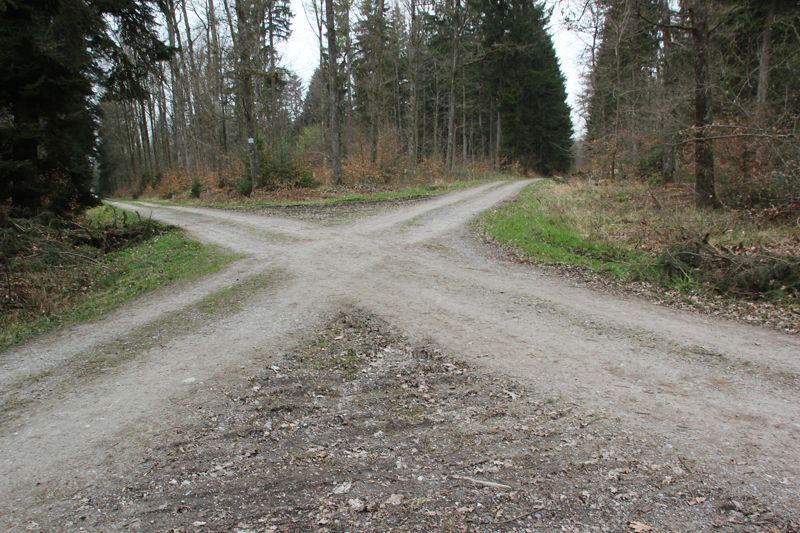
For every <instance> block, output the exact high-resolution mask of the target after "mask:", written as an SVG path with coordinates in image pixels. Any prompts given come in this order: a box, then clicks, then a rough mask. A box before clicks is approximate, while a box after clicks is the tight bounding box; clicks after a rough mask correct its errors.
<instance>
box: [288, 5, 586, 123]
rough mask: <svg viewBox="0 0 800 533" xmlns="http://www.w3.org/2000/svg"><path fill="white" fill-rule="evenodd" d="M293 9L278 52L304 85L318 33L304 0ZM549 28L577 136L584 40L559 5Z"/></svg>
mask: <svg viewBox="0 0 800 533" xmlns="http://www.w3.org/2000/svg"><path fill="white" fill-rule="evenodd" d="M559 3H560V2H559V1H558V0H555V1H553V0H550V1H548V2H546V5H547V6H552V5H553V4H559ZM323 5H324V4H323ZM292 12H293V13H294V15H295V17H294V20H293V21H292V35H291V37H290V38H289V40H288V41H286V42H284V43H281V44H280V45H279V46H278V52H279V53H280V54H281V56H282V58H283V61H282V65H283V66H284V67H286V68H288V69H290V70H292V71H293V72H294V73H296V74H297V75H298V76H300V78H301V79H302V80H303V84H304V86H305V88H308V84H309V82H310V81H311V76H312V75H313V74H314V70H315V69H316V68H317V66H318V64H319V37H318V36H317V31H316V28H315V27H314V26H312V24H313V17H314V15H313V13H309V14H306V12H305V8H304V7H303V0H292ZM550 30H551V34H552V37H553V45H554V46H555V49H556V55H557V56H558V59H559V63H560V65H561V72H562V73H563V74H564V76H565V77H566V79H567V102H568V103H569V105H570V107H571V108H572V124H573V125H574V127H575V133H576V136H579V135H580V134H581V133H582V132H583V129H584V124H583V121H582V119H581V118H580V116H579V114H578V96H579V94H580V92H581V90H582V87H581V84H582V78H583V76H582V72H583V65H581V62H580V56H581V53H582V51H583V49H584V43H583V42H582V41H581V39H580V37H579V36H578V35H575V34H574V33H572V32H569V31H567V30H566V29H565V27H564V24H563V21H562V20H561V10H560V9H555V10H554V12H553V15H552V17H551V21H550Z"/></svg>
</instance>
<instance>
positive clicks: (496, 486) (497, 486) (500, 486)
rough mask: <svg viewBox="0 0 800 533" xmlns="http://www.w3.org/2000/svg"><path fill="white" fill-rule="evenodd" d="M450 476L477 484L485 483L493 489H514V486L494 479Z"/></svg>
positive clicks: (484, 484)
mask: <svg viewBox="0 0 800 533" xmlns="http://www.w3.org/2000/svg"><path fill="white" fill-rule="evenodd" d="M450 477H452V478H453V479H463V480H464V481H470V482H472V483H475V484H476V485H483V486H486V487H491V488H493V489H501V490H512V488H511V487H509V486H508V485H503V484H502V483H495V482H494V481H483V480H480V479H474V478H471V477H466V476H450Z"/></svg>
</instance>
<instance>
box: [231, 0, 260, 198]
mask: <svg viewBox="0 0 800 533" xmlns="http://www.w3.org/2000/svg"><path fill="white" fill-rule="evenodd" d="M245 2H246V0H236V4H235V5H236V29H237V34H238V37H237V39H236V44H237V45H238V47H239V65H238V66H239V72H238V78H239V80H238V81H239V83H238V84H237V86H238V87H239V93H240V94H239V98H240V100H241V103H242V112H243V114H244V123H245V134H246V135H247V145H248V146H247V153H248V156H249V159H250V191H251V192H255V190H256V188H257V187H258V145H257V131H258V127H257V125H256V118H255V116H254V109H253V107H254V105H253V104H254V102H253V100H254V95H253V65H252V62H253V57H252V52H253V50H252V48H253V41H254V39H253V37H254V35H253V34H254V28H253V25H254V24H255V23H254V21H252V20H250V19H251V15H253V11H255V10H254V9H251V8H252V6H250V5H249V4H245Z"/></svg>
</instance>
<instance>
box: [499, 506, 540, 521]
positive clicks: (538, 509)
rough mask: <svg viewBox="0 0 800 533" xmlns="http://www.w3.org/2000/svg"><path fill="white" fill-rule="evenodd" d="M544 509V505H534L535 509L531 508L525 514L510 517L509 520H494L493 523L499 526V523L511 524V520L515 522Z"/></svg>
mask: <svg viewBox="0 0 800 533" xmlns="http://www.w3.org/2000/svg"><path fill="white" fill-rule="evenodd" d="M543 509H544V506H542V507H534V508H533V509H531V510H530V511H528V512H527V513H523V514H521V515H519V516H515V517H514V518H509V519H508V520H503V521H502V522H492V523H491V524H492V525H493V526H498V525H501V524H510V523H511V522H514V521H516V520H520V519H522V518H527V517H529V516H530V515H532V514H533V513H535V512H536V511H541V510H543Z"/></svg>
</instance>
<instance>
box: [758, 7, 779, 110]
mask: <svg viewBox="0 0 800 533" xmlns="http://www.w3.org/2000/svg"><path fill="white" fill-rule="evenodd" d="M776 1H777V0H772V3H771V4H770V7H769V11H768V12H767V18H766V20H765V21H764V33H763V35H762V37H761V49H760V50H759V58H758V59H759V62H758V93H757V95H756V101H757V102H758V114H759V119H762V118H764V117H765V116H766V105H767V89H768V88H769V85H768V84H769V60H770V56H771V51H772V24H773V22H775V4H776Z"/></svg>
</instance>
